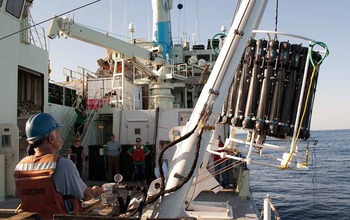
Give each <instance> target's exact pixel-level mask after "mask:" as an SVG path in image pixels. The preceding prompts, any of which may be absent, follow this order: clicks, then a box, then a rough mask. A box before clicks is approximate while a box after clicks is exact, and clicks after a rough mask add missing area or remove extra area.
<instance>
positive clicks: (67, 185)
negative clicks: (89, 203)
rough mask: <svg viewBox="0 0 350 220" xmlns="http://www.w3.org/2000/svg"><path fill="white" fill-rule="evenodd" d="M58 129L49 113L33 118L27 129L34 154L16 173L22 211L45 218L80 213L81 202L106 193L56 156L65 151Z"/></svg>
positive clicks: (66, 161) (18, 166)
mask: <svg viewBox="0 0 350 220" xmlns="http://www.w3.org/2000/svg"><path fill="white" fill-rule="evenodd" d="M59 127H60V125H59V124H58V123H57V121H56V120H55V119H54V118H53V117H52V116H51V115H50V114H48V113H39V114H36V115H33V116H31V117H30V118H29V119H28V121H27V123H26V128H25V130H26V134H27V141H28V142H29V144H30V145H32V146H33V148H34V149H35V154H34V155H31V156H27V157H25V158H23V159H22V160H21V161H20V162H19V163H18V164H17V166H16V168H15V172H14V176H15V183H16V189H17V194H18V196H19V198H20V200H21V204H22V210H23V211H26V212H36V213H38V214H39V215H40V216H41V217H42V218H45V219H52V218H53V215H54V214H70V213H74V214H79V213H80V211H81V210H82V207H81V200H90V199H92V198H93V197H96V196H99V195H101V194H102V193H103V190H102V188H101V187H98V186H94V187H92V188H91V187H88V186H86V184H85V183H84V182H83V180H82V179H81V178H80V177H79V173H78V170H77V168H76V166H75V164H74V163H73V162H72V161H71V160H69V159H67V158H63V157H60V156H59V155H57V154H56V152H57V151H59V150H60V149H61V148H62V139H61V135H60V133H59V131H58V128H59Z"/></svg>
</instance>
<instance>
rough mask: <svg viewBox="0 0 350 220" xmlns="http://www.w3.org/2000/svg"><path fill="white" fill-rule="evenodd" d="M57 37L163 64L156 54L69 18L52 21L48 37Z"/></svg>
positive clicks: (58, 18)
mask: <svg viewBox="0 0 350 220" xmlns="http://www.w3.org/2000/svg"><path fill="white" fill-rule="evenodd" d="M57 36H64V37H70V38H74V39H77V40H80V41H83V42H86V43H89V44H93V45H96V46H99V47H103V48H106V49H108V50H112V51H116V52H118V53H121V54H123V55H124V56H125V57H128V58H133V57H137V58H139V59H142V60H146V61H152V62H156V63H160V64H161V63H162V62H163V58H162V57H158V54H156V53H154V52H151V51H148V50H146V49H144V48H142V47H139V46H137V45H134V44H131V43H128V42H125V41H122V40H119V39H117V38H114V37H111V36H109V35H108V34H104V33H101V32H98V31H96V30H93V29H90V28H88V27H85V26H82V25H80V24H78V23H75V22H74V20H73V19H71V18H63V17H56V18H54V19H52V21H51V24H50V28H49V33H48V37H49V38H51V39H54V38H56V37H57Z"/></svg>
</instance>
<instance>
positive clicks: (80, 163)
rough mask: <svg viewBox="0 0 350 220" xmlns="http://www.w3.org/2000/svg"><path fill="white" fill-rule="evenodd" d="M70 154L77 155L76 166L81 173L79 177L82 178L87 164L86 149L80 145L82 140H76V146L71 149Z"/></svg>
mask: <svg viewBox="0 0 350 220" xmlns="http://www.w3.org/2000/svg"><path fill="white" fill-rule="evenodd" d="M68 154H74V155H75V158H74V159H75V166H76V167H77V170H78V172H79V176H80V177H82V174H83V167H84V163H85V152H84V147H83V146H81V145H80V139H79V138H76V139H75V140H74V144H73V145H72V146H71V147H70V149H69V151H68Z"/></svg>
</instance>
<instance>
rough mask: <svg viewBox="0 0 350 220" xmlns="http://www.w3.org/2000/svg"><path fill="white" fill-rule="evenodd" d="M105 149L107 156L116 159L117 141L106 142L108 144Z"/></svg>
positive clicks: (118, 146) (117, 153) (118, 150)
mask: <svg viewBox="0 0 350 220" xmlns="http://www.w3.org/2000/svg"><path fill="white" fill-rule="evenodd" d="M106 146H107V148H108V156H112V157H118V156H119V153H120V149H119V148H120V145H119V143H118V141H114V142H111V141H108V143H107V144H106Z"/></svg>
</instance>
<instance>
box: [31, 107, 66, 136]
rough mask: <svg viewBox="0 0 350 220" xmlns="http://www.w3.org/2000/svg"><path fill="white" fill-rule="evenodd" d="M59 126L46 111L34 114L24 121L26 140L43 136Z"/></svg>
mask: <svg viewBox="0 0 350 220" xmlns="http://www.w3.org/2000/svg"><path fill="white" fill-rule="evenodd" d="M61 126H62V125H60V124H58V123H57V121H56V119H54V117H52V115H50V114H48V113H39V114H35V115H33V116H31V117H30V118H29V119H28V121H27V123H26V134H27V141H31V140H34V139H37V138H41V137H44V136H45V135H48V134H50V133H51V132H52V131H54V130H56V129H57V128H59V127H61Z"/></svg>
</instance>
